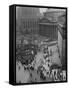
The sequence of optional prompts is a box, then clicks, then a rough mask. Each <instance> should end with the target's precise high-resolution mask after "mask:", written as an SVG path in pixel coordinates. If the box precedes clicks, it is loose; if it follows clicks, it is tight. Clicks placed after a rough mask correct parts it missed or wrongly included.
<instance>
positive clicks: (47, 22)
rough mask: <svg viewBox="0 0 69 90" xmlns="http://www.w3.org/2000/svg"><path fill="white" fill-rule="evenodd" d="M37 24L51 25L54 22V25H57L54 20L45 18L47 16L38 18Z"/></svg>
mask: <svg viewBox="0 0 69 90" xmlns="http://www.w3.org/2000/svg"><path fill="white" fill-rule="evenodd" d="M39 24H45V25H46V24H47V25H48V24H49V25H53V24H55V25H57V23H56V22H53V21H50V20H49V19H47V18H42V19H40V20H39Z"/></svg>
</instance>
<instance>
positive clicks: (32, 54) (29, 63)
mask: <svg viewBox="0 0 69 90" xmlns="http://www.w3.org/2000/svg"><path fill="white" fill-rule="evenodd" d="M16 51H17V52H16V61H20V62H21V63H22V65H23V66H24V70H28V71H29V72H30V71H37V74H38V75H39V77H40V80H41V81H42V82H43V81H44V82H52V81H65V80H66V70H62V66H60V65H58V64H57V63H53V62H52V58H51V57H52V52H51V55H50V53H49V50H48V45H43V46H41V47H38V45H33V44H25V45H23V46H20V47H19V48H18V47H17V50H16ZM56 59H57V58H56ZM30 75H31V74H30ZM31 76H32V75H31ZM32 82H35V81H32ZM37 82H38V80H37Z"/></svg>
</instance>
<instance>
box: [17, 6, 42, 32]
mask: <svg viewBox="0 0 69 90" xmlns="http://www.w3.org/2000/svg"><path fill="white" fill-rule="evenodd" d="M39 18H40V11H39V9H38V8H31V7H17V8H16V20H17V25H18V26H19V29H17V30H18V31H20V32H21V33H22V34H25V33H26V34H31V33H32V34H36V33H37V32H38V29H39V26H38V23H39Z"/></svg>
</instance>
